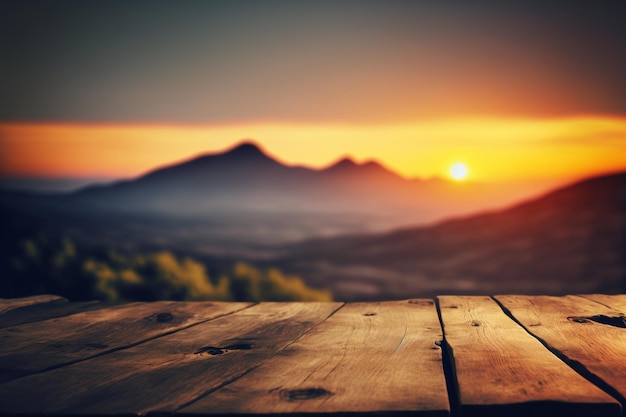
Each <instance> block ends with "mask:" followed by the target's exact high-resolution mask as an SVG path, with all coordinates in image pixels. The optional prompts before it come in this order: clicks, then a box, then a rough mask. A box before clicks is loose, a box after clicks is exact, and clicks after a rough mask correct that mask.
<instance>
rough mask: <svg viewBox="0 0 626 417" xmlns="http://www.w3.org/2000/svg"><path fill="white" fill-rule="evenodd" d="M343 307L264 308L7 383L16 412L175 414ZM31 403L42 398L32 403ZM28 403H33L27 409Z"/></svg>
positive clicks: (2, 398) (4, 398)
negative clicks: (174, 412)
mask: <svg viewBox="0 0 626 417" xmlns="http://www.w3.org/2000/svg"><path fill="white" fill-rule="evenodd" d="M340 305H341V304H340V303H263V304H260V305H256V306H253V307H250V308H248V309H245V310H241V311H239V312H237V313H235V314H231V315H229V316H225V317H221V318H218V319H215V320H212V321H209V322H206V323H202V324H200V325H197V326H194V327H192V328H188V329H186V330H182V331H179V332H176V333H174V334H170V335H167V336H163V337H160V338H158V339H154V340H151V341H149V342H146V343H143V344H139V345H136V346H133V347H131V348H128V349H124V350H120V351H117V352H113V353H110V354H108V355H105V356H102V357H99V358H95V359H93V360H89V361H84V362H80V363H77V364H74V365H71V366H66V367H63V368H59V369H56V370H54V371H51V372H46V373H42V374H38V375H32V376H29V377H26V378H20V379H18V380H15V381H12V382H11V383H7V384H4V385H2V390H0V403H1V404H3V407H4V409H5V410H7V411H10V412H18V411H20V412H28V413H34V414H36V413H44V412H45V413H62V414H63V413H68V414H69V413H78V414H90V413H91V414H124V413H133V414H135V413H141V414H143V413H147V412H149V411H164V412H170V411H174V410H176V409H177V408H180V407H182V406H184V405H186V404H187V403H189V402H191V401H193V400H195V399H197V398H198V397H199V396H201V395H204V394H205V393H207V392H208V391H210V390H214V389H217V388H219V387H221V386H222V385H224V384H227V383H229V382H231V381H232V380H234V379H236V378H238V377H240V376H241V375H243V374H245V373H246V372H249V371H250V370H251V369H254V368H255V367H257V366H259V365H260V364H261V363H262V362H263V361H265V360H267V359H268V358H270V357H271V356H272V355H274V354H275V353H276V352H278V351H280V350H281V349H284V348H285V347H286V346H288V345H289V344H290V343H292V342H293V341H294V340H296V339H297V338H299V337H300V336H301V335H302V334H303V333H305V332H307V331H308V330H310V329H311V328H312V327H314V326H315V325H317V324H318V323H319V322H321V321H323V320H324V319H326V318H327V317H328V316H329V315H330V314H332V313H333V312H334V311H335V310H336V309H337V308H338V307H339V306H340ZM29 398H37V399H38V400H37V401H36V402H30V403H28V399H29ZM25 403H28V404H25Z"/></svg>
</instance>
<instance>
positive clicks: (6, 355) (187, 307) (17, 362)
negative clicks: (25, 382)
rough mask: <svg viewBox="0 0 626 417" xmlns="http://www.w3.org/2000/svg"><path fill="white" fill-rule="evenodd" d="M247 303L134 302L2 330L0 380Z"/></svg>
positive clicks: (130, 342)
mask: <svg viewBox="0 0 626 417" xmlns="http://www.w3.org/2000/svg"><path fill="white" fill-rule="evenodd" d="M248 305H249V303H210V302H186V303H183V302H172V301H169V302H158V303H134V304H127V305H123V306H119V307H114V308H107V309H101V310H94V311H87V312H84V313H78V314H73V315H70V316H66V317H60V318H54V319H50V320H46V321H41V322H36V323H29V324H23V325H20V326H13V327H6V328H4V329H0V346H2V349H1V351H0V382H4V381H9V380H11V379H15V378H18V377H21V376H24V375H27V374H31V373H36V372H41V371H44V370H46V369H50V368H53V367H57V366H60V365H64V364H68V363H72V362H75V361H79V360H84V359H87V358H90V357H93V356H97V355H100V354H102V353H105V352H110V351H112V350H116V349H120V348H123V347H127V346H130V345H133V344H136V343H140V342H142V341H146V340H148V339H151V338H154V337H157V336H159V335H163V334H166V333H170V332H173V331H176V330H180V329H183V328H185V327H188V326H190V325H193V324H197V323H201V322H203V321H206V320H210V319H212V318H215V317H218V316H221V315H224V314H228V313H231V312H233V311H237V310H240V309H242V308H245V307H246V306H248Z"/></svg>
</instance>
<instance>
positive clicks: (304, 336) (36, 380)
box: [0, 294, 626, 417]
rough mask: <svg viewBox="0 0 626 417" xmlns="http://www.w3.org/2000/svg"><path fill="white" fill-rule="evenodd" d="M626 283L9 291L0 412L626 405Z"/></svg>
mask: <svg viewBox="0 0 626 417" xmlns="http://www.w3.org/2000/svg"><path fill="white" fill-rule="evenodd" d="M625 313H626V295H599V294H590V295H568V296H564V297H553V296H523V295H503V296H493V297H490V296H440V297H437V299H411V300H403V301H384V302H366V303H338V302H337V303H275V302H264V303H257V304H255V303H243V302H232V303H224V302H167V301H164V302H154V303H131V304H123V305H116V306H105V305H101V304H99V303H97V302H80V303H76V302H68V301H67V300H64V299H62V298H60V297H56V296H47V295H41V296H35V297H29V298H24V299H0V414H2V415H99V416H102V415H145V414H150V415H170V414H176V415H183V416H191V415H228V414H244V415H285V414H289V415H306V416H314V415H323V414H335V415H362V414H368V413H372V414H376V415H396V414H405V415H415V416H448V415H452V416H461V415H462V416H492V415H494V416H495V415H498V416H527V415H531V416H533V417H538V416H620V415H623V414H622V410H623V408H624V406H625V405H626V400H625V398H626V319H625V318H624V315H625Z"/></svg>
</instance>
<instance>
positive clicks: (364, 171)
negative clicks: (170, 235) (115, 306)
mask: <svg viewBox="0 0 626 417" xmlns="http://www.w3.org/2000/svg"><path fill="white" fill-rule="evenodd" d="M483 188H484V187H483ZM483 188H481V186H479V185H472V184H464V185H463V186H459V185H458V184H450V183H448V182H447V181H438V182H437V181H422V180H417V179H406V178H403V177H401V176H400V175H398V174H396V173H394V172H392V171H391V170H389V169H387V168H386V167H384V166H382V165H381V164H379V163H378V162H375V161H369V162H365V163H362V164H361V163H357V162H355V161H354V160H352V159H350V158H343V159H341V160H339V161H338V162H336V163H335V164H332V165H331V166H329V167H327V168H325V169H320V170H316V169H311V168H305V167H301V166H287V165H285V164H282V163H280V162H278V161H276V160H275V159H273V158H272V157H270V156H268V155H267V154H266V153H265V152H264V151H263V150H262V149H261V148H259V146H258V145H256V144H254V143H253V142H243V143H241V144H239V145H237V146H235V147H233V148H231V149H230V150H228V151H226V152H223V153H211V154H206V155H201V156H199V157H196V158H193V159H191V160H188V161H184V162H181V163H176V164H173V165H169V166H166V167H162V168H159V169H156V170H154V171H151V172H149V173H147V174H146V175H143V176H141V177H139V178H136V179H132V180H128V181H121V182H117V183H114V184H109V185H100V186H93V187H87V188H85V189H82V190H80V191H78V192H75V193H73V194H71V195H70V196H68V199H69V200H70V201H71V203H72V204H80V205H81V206H84V207H92V208H94V209H98V210H113V211H117V212H120V213H153V214H159V215H168V216H177V217H190V216H192V217H206V216H211V215H216V214H220V213H229V214H233V213H240V214H254V213H291V214H294V213H296V214H298V213H300V214H302V215H307V214H311V213H325V214H328V215H332V214H337V215H347V214H357V215H365V216H372V217H377V218H383V217H384V218H386V219H388V220H389V222H388V225H389V226H399V225H405V224H416V223H424V222H429V221H433V220H436V219H441V218H443V217H445V216H448V215H450V214H462V213H468V212H471V211H473V210H478V209H484V208H487V207H492V206H493V205H494V204H502V203H504V202H508V201H510V200H511V197H508V200H507V197H503V195H502V194H501V193H500V194H499V193H493V192H491V193H490V192H488V190H484V189H483ZM481 192H482V193H483V194H482V195H481Z"/></svg>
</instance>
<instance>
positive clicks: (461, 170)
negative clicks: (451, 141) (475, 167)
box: [450, 162, 468, 181]
mask: <svg viewBox="0 0 626 417" xmlns="http://www.w3.org/2000/svg"><path fill="white" fill-rule="evenodd" d="M467 172H468V171H467V165H465V164H464V163H461V162H457V163H456V164H453V165H452V166H451V167H450V176H451V177H452V178H453V179H454V180H456V181H463V180H464V179H465V178H467Z"/></svg>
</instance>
